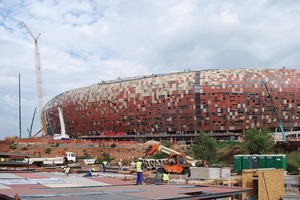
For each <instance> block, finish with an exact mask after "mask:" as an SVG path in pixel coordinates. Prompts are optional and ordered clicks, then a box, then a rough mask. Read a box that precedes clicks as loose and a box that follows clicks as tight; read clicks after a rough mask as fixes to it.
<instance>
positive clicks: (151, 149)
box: [144, 144, 160, 156]
mask: <svg viewBox="0 0 300 200" xmlns="http://www.w3.org/2000/svg"><path fill="white" fill-rule="evenodd" d="M159 147H160V144H153V145H150V146H149V147H148V148H147V149H146V151H145V152H144V156H151V155H153V154H154V153H155V152H156V151H157V150H159Z"/></svg>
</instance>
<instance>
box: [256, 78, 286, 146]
mask: <svg viewBox="0 0 300 200" xmlns="http://www.w3.org/2000/svg"><path fill="white" fill-rule="evenodd" d="M262 83H263V84H264V86H265V88H266V90H267V93H268V97H269V98H270V101H271V104H272V107H273V111H274V113H275V116H276V119H277V122H278V125H279V128H280V130H281V133H282V139H283V142H285V143H286V142H287V139H286V134H285V132H284V130H283V125H282V122H281V120H280V118H279V116H278V113H277V110H276V107H275V105H274V102H273V98H272V96H271V94H270V91H269V88H268V86H267V81H265V80H263V81H262Z"/></svg>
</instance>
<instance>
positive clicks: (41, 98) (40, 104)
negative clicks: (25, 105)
mask: <svg viewBox="0 0 300 200" xmlns="http://www.w3.org/2000/svg"><path fill="white" fill-rule="evenodd" d="M22 24H23V26H24V27H25V29H26V30H27V32H28V33H29V35H30V36H31V37H32V39H33V40H34V60H35V77H36V85H37V96H38V108H39V114H40V118H41V125H42V134H43V135H46V119H45V117H43V116H44V115H43V113H42V112H43V107H44V93H43V81H42V71H41V60H40V53H39V46H38V39H39V37H40V35H41V34H40V33H39V35H38V36H37V37H34V35H33V34H32V32H31V31H30V30H29V28H28V27H27V26H26V24H25V23H24V22H22Z"/></svg>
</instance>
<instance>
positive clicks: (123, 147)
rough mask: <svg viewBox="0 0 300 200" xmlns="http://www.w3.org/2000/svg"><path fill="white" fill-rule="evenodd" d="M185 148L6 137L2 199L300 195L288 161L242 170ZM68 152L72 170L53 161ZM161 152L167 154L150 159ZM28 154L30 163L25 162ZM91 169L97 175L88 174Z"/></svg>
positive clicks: (237, 198)
mask: <svg viewBox="0 0 300 200" xmlns="http://www.w3.org/2000/svg"><path fill="white" fill-rule="evenodd" d="M184 148H185V147H184V145H174V148H172V149H170V148H167V147H165V146H163V145H161V144H160V143H158V142H156V141H148V142H146V143H136V142H132V143H128V142H126V143H124V142H123V143H122V142H116V141H111V142H105V143H104V142H92V141H84V140H80V141H78V140H77V141H76V140H72V139H71V140H68V141H63V140H51V139H45V138H44V139H42V138H37V139H13V138H7V139H6V140H5V141H1V150H0V151H1V155H0V157H1V162H0V167H1V178H0V194H1V197H2V199H22V200H29V199H99V198H109V199H222V200H225V199H226V200H234V199H235V200H240V199H270V200H271V199H272V200H275V199H278V200H279V199H286V200H290V199H299V198H300V196H299V180H300V178H299V175H295V174H293V175H290V174H288V173H287V171H286V169H285V167H284V166H283V167H276V166H275V167H273V168H267V166H265V168H259V167H256V168H253V169H243V170H241V171H237V170H235V166H232V165H228V166H221V167H220V166H218V167H216V166H205V165H198V162H199V161H198V160H196V159H194V158H192V157H190V156H188V155H185V154H184V153H181V152H184ZM49 149H51V151H49ZM66 152H72V153H74V155H75V156H76V160H75V162H73V160H71V159H70V160H69V162H68V165H69V166H70V168H71V172H70V173H69V174H65V173H64V172H63V171H62V166H65V165H66V163H65V162H57V163H56V161H54V160H51V159H56V160H57V159H58V158H59V157H63V156H64V155H65V153H66ZM158 152H164V153H165V154H167V155H168V157H167V158H165V159H153V158H151V155H154V154H156V153H158ZM140 157H142V158H143V164H144V169H143V184H142V185H136V167H135V164H136V162H137V161H138V159H139V158H140ZM24 158H25V159H26V158H28V162H22V161H23V159H24ZM38 158H43V159H40V160H39V162H40V161H41V162H43V163H42V164H39V162H35V163H34V162H29V161H30V159H38ZM105 159H106V160H108V161H109V165H108V167H107V169H106V172H103V167H102V166H101V162H102V161H101V160H105ZM120 160H122V161H123V163H124V165H123V169H122V170H121V171H120V170H118V162H119V161H120ZM49 161H50V162H49ZM174 161H175V162H177V163H178V164H174V163H173V162H174ZM244 163H245V162H244ZM251 167H254V165H252V166H250V168H251ZM91 169H93V170H94V171H95V173H94V175H93V176H92V177H86V176H85V175H86V174H87V173H88V172H89V171H90V170H91ZM186 169H189V170H190V175H188V173H187V172H186V171H185V170H186ZM161 170H163V171H161ZM162 173H166V174H168V177H169V180H168V181H163V180H162V177H161V175H162Z"/></svg>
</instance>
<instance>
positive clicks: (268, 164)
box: [266, 155, 275, 168]
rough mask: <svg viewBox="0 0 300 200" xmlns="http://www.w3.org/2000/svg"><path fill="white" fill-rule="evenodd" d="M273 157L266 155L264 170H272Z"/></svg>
mask: <svg viewBox="0 0 300 200" xmlns="http://www.w3.org/2000/svg"><path fill="white" fill-rule="evenodd" d="M274 167H275V166H274V155H267V157H266V168H274Z"/></svg>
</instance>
